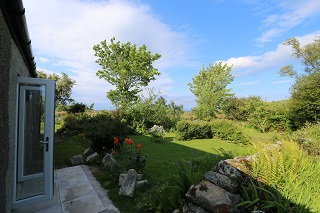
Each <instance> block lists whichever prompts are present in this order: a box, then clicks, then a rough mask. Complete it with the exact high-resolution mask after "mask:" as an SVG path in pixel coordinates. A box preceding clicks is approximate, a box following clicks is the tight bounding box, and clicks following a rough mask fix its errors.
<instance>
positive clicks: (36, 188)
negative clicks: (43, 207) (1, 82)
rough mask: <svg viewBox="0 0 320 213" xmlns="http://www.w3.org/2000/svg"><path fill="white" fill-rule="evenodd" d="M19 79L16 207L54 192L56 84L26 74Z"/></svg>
mask: <svg viewBox="0 0 320 213" xmlns="http://www.w3.org/2000/svg"><path fill="white" fill-rule="evenodd" d="M17 82H18V84H17V91H18V96H17V97H18V98H17V115H18V116H17V143H16V152H15V175H14V195H13V207H14V208H18V207H21V206H25V205H29V204H33V203H36V202H40V201H44V200H48V199H51V198H52V195H53V137H54V95H55V94H54V93H55V83H54V81H51V80H45V79H39V78H27V77H18V78H17Z"/></svg>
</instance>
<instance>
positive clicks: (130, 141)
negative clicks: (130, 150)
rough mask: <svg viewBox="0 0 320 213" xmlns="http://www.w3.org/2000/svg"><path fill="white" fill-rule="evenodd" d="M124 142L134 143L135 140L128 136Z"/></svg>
mask: <svg viewBox="0 0 320 213" xmlns="http://www.w3.org/2000/svg"><path fill="white" fill-rule="evenodd" d="M124 142H126V143H127V144H129V145H132V144H133V141H132V140H131V139H130V138H126V140H125V141H124Z"/></svg>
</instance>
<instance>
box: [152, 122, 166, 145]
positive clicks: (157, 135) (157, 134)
mask: <svg viewBox="0 0 320 213" xmlns="http://www.w3.org/2000/svg"><path fill="white" fill-rule="evenodd" d="M149 133H150V134H151V141H153V142H155V143H161V142H164V136H165V135H166V131H165V130H164V128H163V126H158V125H154V126H153V127H152V128H150V129H149Z"/></svg>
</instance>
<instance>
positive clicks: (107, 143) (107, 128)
mask: <svg viewBox="0 0 320 213" xmlns="http://www.w3.org/2000/svg"><path fill="white" fill-rule="evenodd" d="M128 131H129V129H128V127H127V125H126V124H125V123H123V122H121V118H119V117H112V115H111V114H110V113H104V114H98V115H96V116H94V117H91V118H90V120H89V121H88V123H87V127H86V128H85V130H84V136H85V137H86V138H88V139H90V140H91V141H92V148H93V150H95V151H98V152H100V151H102V150H103V148H112V147H113V138H114V137H117V138H119V140H120V141H124V139H125V138H126V136H127V135H128Z"/></svg>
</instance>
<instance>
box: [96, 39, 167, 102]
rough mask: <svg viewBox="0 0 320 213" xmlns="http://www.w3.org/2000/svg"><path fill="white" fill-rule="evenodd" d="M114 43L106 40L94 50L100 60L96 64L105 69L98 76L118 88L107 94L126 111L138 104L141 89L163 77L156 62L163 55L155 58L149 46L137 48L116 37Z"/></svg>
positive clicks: (155, 55) (98, 72) (156, 55)
mask: <svg viewBox="0 0 320 213" xmlns="http://www.w3.org/2000/svg"><path fill="white" fill-rule="evenodd" d="M110 41H111V43H110V44H109V45H108V44H107V42H106V40H104V41H101V42H100V44H97V45H94V47H93V49H94V51H95V54H94V55H95V56H96V57H98V59H97V60H96V63H98V64H99V65H100V66H101V68H102V69H101V70H99V71H97V73H96V74H97V76H99V78H104V79H105V80H106V81H107V82H108V83H110V84H112V85H114V86H115V87H116V89H115V90H110V91H109V92H107V97H108V98H109V99H110V101H111V102H112V103H113V104H114V105H115V106H116V107H118V108H119V107H124V108H126V107H127V106H128V105H130V104H131V103H133V102H135V101H136V99H137V98H138V93H139V92H140V91H141V87H145V86H148V84H149V82H150V81H152V80H154V79H155V75H160V72H158V70H157V69H155V68H154V67H153V66H152V63H153V62H154V61H156V60H158V59H159V58H160V57H161V56H160V55H159V54H158V53H156V54H154V55H152V54H151V52H150V51H149V50H147V47H146V45H142V46H141V47H139V48H137V47H136V45H131V43H130V42H127V43H125V44H120V42H119V41H118V42H115V38H114V37H113V38H112V39H111V40H110Z"/></svg>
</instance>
